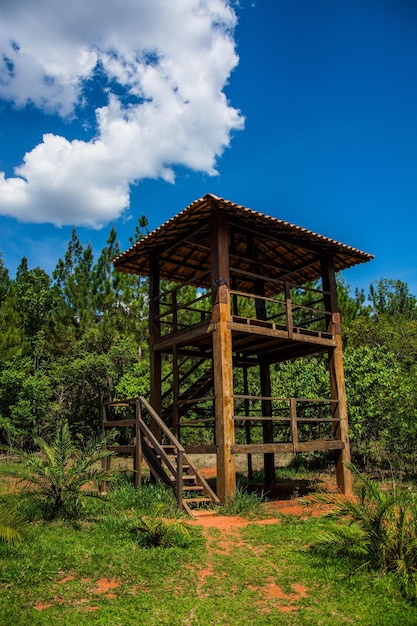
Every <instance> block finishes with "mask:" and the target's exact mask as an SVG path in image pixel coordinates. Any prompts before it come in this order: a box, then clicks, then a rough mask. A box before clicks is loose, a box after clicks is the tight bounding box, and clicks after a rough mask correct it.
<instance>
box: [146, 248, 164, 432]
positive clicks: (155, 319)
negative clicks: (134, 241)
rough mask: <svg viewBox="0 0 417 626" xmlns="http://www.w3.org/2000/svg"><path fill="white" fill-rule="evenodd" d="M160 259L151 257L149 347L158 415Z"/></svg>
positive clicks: (152, 388) (160, 367) (153, 402)
mask: <svg viewBox="0 0 417 626" xmlns="http://www.w3.org/2000/svg"><path fill="white" fill-rule="evenodd" d="M159 283H160V276H159V260H158V258H157V257H156V256H151V258H150V259H149V348H150V400H151V406H152V407H153V409H154V410H155V411H156V413H157V414H158V415H160V414H161V409H162V389H161V380H162V355H161V353H160V352H157V351H156V350H154V345H155V343H156V342H157V341H158V339H159V337H160V334H161V324H160V322H159V313H160V311H159V289H160V284H159ZM152 424H153V428H154V431H153V434H154V435H155V436H156V437H157V439H158V440H159V439H160V438H161V437H162V431H161V430H160V429H159V428H158V427H157V426H154V422H152Z"/></svg>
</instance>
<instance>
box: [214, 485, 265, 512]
mask: <svg viewBox="0 0 417 626" xmlns="http://www.w3.org/2000/svg"><path fill="white" fill-rule="evenodd" d="M264 499H265V498H264V494H263V493H261V494H258V493H255V492H253V493H249V491H248V490H247V489H245V488H243V487H241V486H240V485H239V486H238V488H237V489H236V493H235V495H234V496H233V497H231V498H228V499H227V500H226V502H225V504H224V505H223V506H222V507H221V508H220V509H219V514H220V515H240V516H242V517H246V518H247V519H253V518H254V517H257V516H259V515H261V513H262V503H263V502H264Z"/></svg>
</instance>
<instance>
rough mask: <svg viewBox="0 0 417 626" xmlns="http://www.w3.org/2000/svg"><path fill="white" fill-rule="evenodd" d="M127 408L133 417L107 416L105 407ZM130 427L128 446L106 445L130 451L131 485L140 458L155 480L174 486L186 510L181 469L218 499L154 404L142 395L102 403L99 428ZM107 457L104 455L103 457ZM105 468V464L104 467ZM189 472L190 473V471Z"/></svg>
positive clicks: (137, 477)
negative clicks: (132, 442) (133, 435)
mask: <svg viewBox="0 0 417 626" xmlns="http://www.w3.org/2000/svg"><path fill="white" fill-rule="evenodd" d="M111 408H113V409H117V408H119V409H123V408H130V410H131V411H132V410H133V418H129V419H108V413H109V410H110V409H111ZM144 412H145V415H146V417H145V416H144V414H143V413H144ZM147 422H148V423H147ZM120 427H133V428H134V432H135V443H134V444H132V445H129V446H123V445H122V446H108V447H109V449H112V450H114V451H115V452H119V453H125V454H132V455H133V459H134V463H133V465H134V472H135V485H136V486H139V485H140V484H141V480H142V473H141V470H142V458H143V459H144V460H145V461H146V463H147V464H148V466H149V469H150V471H151V473H152V474H153V475H154V477H155V478H156V479H157V480H161V481H162V482H164V483H165V484H167V485H168V486H170V487H172V486H175V492H176V499H177V504H178V507H179V508H182V509H184V510H186V511H187V512H189V513H190V509H189V507H188V506H187V501H186V500H185V499H184V489H185V490H186V488H187V487H184V470H185V468H186V471H187V472H188V473H189V474H188V476H189V477H193V479H195V483H196V485H198V486H200V487H201V488H202V490H203V492H204V494H206V495H207V496H209V499H210V500H211V501H212V502H214V503H216V504H218V503H219V499H218V498H217V495H216V494H215V493H214V491H213V490H212V489H211V488H210V486H209V485H208V484H207V482H206V481H205V480H204V478H203V477H202V476H201V474H200V473H199V472H198V469H197V468H196V467H195V465H194V464H193V463H192V462H191V460H190V459H189V457H188V456H187V455H186V454H185V449H184V447H183V446H182V444H181V443H180V442H179V441H178V439H177V438H176V437H175V435H174V434H173V433H172V432H171V431H170V429H169V428H168V427H167V425H166V424H165V423H164V421H163V420H162V419H161V418H160V416H159V415H158V414H157V412H156V411H155V410H154V408H153V407H152V406H151V405H150V404H149V402H148V401H147V400H146V399H145V398H144V397H142V396H139V397H138V398H133V399H128V400H122V401H119V402H107V403H105V404H104V405H103V429H104V430H107V429H111V428H120ZM105 460H106V461H107V459H105ZM108 469H109V468H108ZM190 472H191V473H190Z"/></svg>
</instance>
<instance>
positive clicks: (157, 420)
mask: <svg viewBox="0 0 417 626" xmlns="http://www.w3.org/2000/svg"><path fill="white" fill-rule="evenodd" d="M139 401H140V403H141V404H142V405H143V406H144V407H145V409H146V410H147V412H148V413H149V415H150V416H151V418H152V420H153V421H154V422H155V423H156V424H157V426H158V427H159V428H160V429H161V430H162V431H163V433H164V435H166V437H167V438H168V439H169V441H170V442H171V443H172V445H173V446H175V448H176V449H177V450H178V451H179V452H182V453H184V452H185V448H184V446H182V445H181V444H180V442H179V441H178V439H177V438H176V436H175V435H174V433H172V432H171V431H170V430H169V428H168V426H167V425H166V424H165V422H163V421H162V419H161V418H160V417H159V415H158V413H157V412H156V411H155V409H154V408H153V407H152V406H151V405H150V404H149V402H148V401H147V400H146V399H145V398H144V397H143V396H139Z"/></svg>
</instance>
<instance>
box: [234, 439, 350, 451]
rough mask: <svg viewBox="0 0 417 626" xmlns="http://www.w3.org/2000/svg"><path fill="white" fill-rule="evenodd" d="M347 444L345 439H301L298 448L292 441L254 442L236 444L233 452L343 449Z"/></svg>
mask: <svg viewBox="0 0 417 626" xmlns="http://www.w3.org/2000/svg"><path fill="white" fill-rule="evenodd" d="M344 446H345V444H344V442H343V441H340V440H335V439H330V440H325V439H323V440H315V441H299V442H298V444H297V447H296V449H294V446H293V444H292V443H256V444H255V443H253V444H250V445H248V444H235V445H233V446H232V453H233V454H265V453H268V452H275V453H281V454H283V453H289V452H314V451H324V452H325V451H327V450H342V449H343V448H344Z"/></svg>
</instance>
